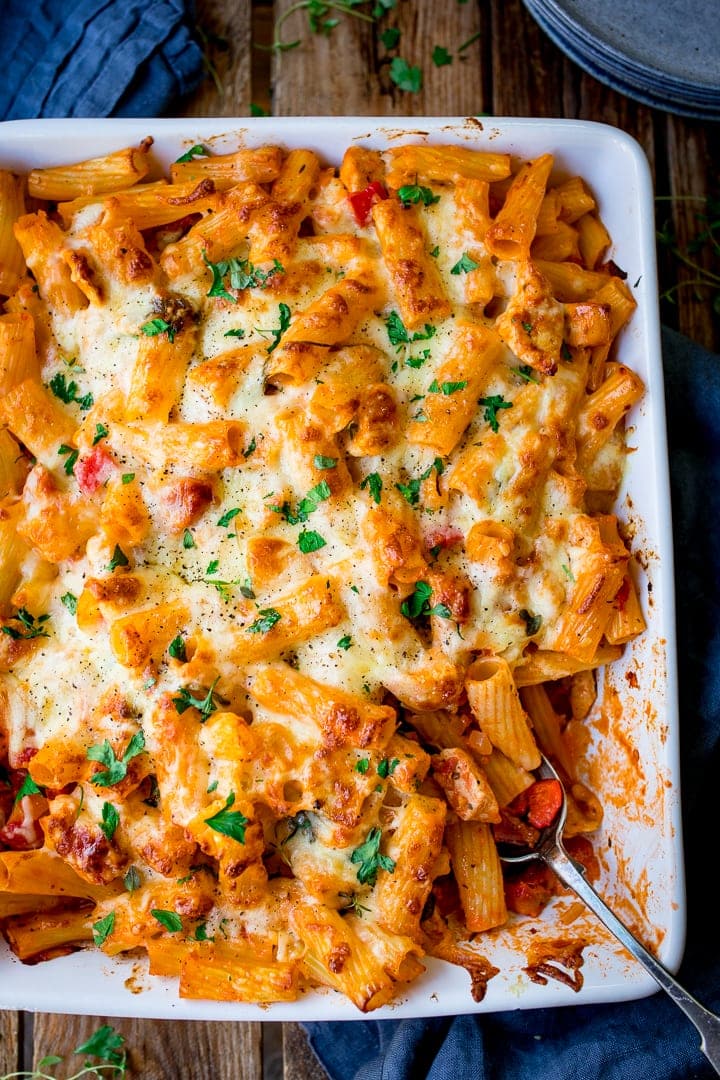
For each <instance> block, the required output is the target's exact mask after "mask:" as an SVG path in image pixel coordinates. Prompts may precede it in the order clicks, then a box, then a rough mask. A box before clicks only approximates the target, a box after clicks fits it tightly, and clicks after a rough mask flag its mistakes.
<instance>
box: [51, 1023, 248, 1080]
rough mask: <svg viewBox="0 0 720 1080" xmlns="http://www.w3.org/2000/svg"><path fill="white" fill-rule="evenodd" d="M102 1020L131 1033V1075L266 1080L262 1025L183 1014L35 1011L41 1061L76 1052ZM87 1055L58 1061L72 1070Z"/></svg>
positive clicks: (61, 1072)
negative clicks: (144, 1016) (147, 1016)
mask: <svg viewBox="0 0 720 1080" xmlns="http://www.w3.org/2000/svg"><path fill="white" fill-rule="evenodd" d="M102 1024H110V1025H111V1026H112V1027H114V1028H115V1030H116V1031H118V1032H120V1034H121V1035H123V1036H124V1037H125V1045H126V1048H127V1050H128V1060H129V1063H130V1068H129V1069H128V1076H130V1077H142V1080H184V1078H185V1077H187V1080H261V1077H262V1075H263V1071H262V1054H261V1026H260V1024H246V1023H210V1022H204V1021H179V1020H129V1019H124V1018H117V1017H111V1018H110V1019H107V1018H105V1017H101V1016H58V1015H56V1014H51V1013H38V1014H37V1015H36V1017H35V1064H37V1062H38V1061H39V1060H40V1059H41V1058H42V1057H44V1056H45V1055H46V1054H60V1055H65V1054H68V1055H72V1051H73V1050H74V1048H75V1047H76V1046H79V1045H81V1044H82V1043H83V1042H85V1041H86V1040H87V1039H88V1038H89V1037H90V1035H92V1033H93V1032H94V1031H97V1029H98V1028H99V1027H100V1026H101V1025H102ZM78 1063H82V1058H78V1057H74V1056H70V1057H69V1060H68V1061H67V1066H66V1067H65V1066H58V1067H57V1069H58V1072H57V1076H58V1080H64V1078H66V1077H67V1076H71V1075H72V1072H73V1070H74V1069H77V1067H78Z"/></svg>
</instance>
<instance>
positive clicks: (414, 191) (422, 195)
mask: <svg viewBox="0 0 720 1080" xmlns="http://www.w3.org/2000/svg"><path fill="white" fill-rule="evenodd" d="M398 199H399V200H400V202H401V203H402V204H403V206H410V204H411V203H422V204H423V206H432V205H433V203H436V202H440V196H439V195H435V193H434V192H433V191H432V190H431V189H430V188H428V187H420V186H419V185H418V184H406V185H404V186H403V187H401V188H398Z"/></svg>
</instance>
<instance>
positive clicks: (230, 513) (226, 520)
mask: <svg viewBox="0 0 720 1080" xmlns="http://www.w3.org/2000/svg"><path fill="white" fill-rule="evenodd" d="M240 513H242V511H241V509H240V507H239V506H234V507H233V508H232V510H227V511H226V512H225V513H224V514H223V516H222V517H221V518H218V525H220V526H221V527H222V528H223V529H226V528H227V527H228V525H229V524H230V522H231V521H232V520H233V518H236V517H237V516H238V514H240Z"/></svg>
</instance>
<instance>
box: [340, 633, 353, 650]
mask: <svg viewBox="0 0 720 1080" xmlns="http://www.w3.org/2000/svg"><path fill="white" fill-rule="evenodd" d="M352 643H353V640H352V637H351V636H350V634H345V636H344V637H341V638H340V640H339V641H338V643H337V647H338V649H342V650H343V652H347V650H348V649H349V648H351V647H352Z"/></svg>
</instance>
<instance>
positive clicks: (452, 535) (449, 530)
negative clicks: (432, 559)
mask: <svg viewBox="0 0 720 1080" xmlns="http://www.w3.org/2000/svg"><path fill="white" fill-rule="evenodd" d="M464 539H465V536H464V534H463V532H462V530H460V529H456V528H455V526H454V525H437V526H435V527H433V528H431V529H428V531H427V533H426V535H425V547H426V548H427V549H428V551H432V549H433V548H449V547H454V546H455V544H459V543H460V542H461V541H462V540H464Z"/></svg>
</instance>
